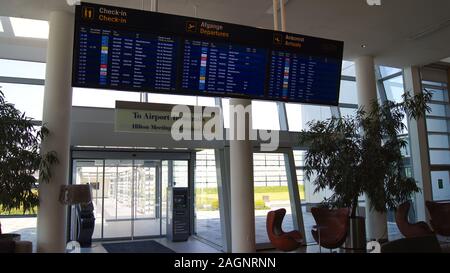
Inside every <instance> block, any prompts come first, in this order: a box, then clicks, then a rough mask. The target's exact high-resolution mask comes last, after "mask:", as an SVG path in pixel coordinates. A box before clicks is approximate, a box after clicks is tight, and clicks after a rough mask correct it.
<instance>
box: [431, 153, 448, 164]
mask: <svg viewBox="0 0 450 273" xmlns="http://www.w3.org/2000/svg"><path fill="white" fill-rule="evenodd" d="M430 163H431V164H437V165H442V164H445V165H450V151H447V150H443V151H439V150H431V151H430Z"/></svg>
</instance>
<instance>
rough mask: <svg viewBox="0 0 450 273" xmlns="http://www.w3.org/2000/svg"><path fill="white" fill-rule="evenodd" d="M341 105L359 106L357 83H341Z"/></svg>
mask: <svg viewBox="0 0 450 273" xmlns="http://www.w3.org/2000/svg"><path fill="white" fill-rule="evenodd" d="M339 103H348V104H358V94H357V90H356V82H354V81H341V91H340V94H339Z"/></svg>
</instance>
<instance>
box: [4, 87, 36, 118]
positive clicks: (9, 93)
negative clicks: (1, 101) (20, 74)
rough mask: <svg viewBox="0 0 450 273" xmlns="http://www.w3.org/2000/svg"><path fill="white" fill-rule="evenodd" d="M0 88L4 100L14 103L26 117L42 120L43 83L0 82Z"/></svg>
mask: <svg viewBox="0 0 450 273" xmlns="http://www.w3.org/2000/svg"><path fill="white" fill-rule="evenodd" d="M0 90H1V91H2V92H3V94H4V95H5V100H6V101H7V102H9V103H12V104H14V105H15V107H16V108H17V109H19V110H20V111H21V112H22V113H25V115H26V116H27V117H30V118H33V119H35V120H42V113H43V107H44V86H43V85H29V84H12V83H0Z"/></svg>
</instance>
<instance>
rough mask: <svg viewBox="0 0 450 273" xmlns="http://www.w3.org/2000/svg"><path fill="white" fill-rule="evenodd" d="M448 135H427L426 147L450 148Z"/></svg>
mask: <svg viewBox="0 0 450 273" xmlns="http://www.w3.org/2000/svg"><path fill="white" fill-rule="evenodd" d="M449 144H450V142H449V135H447V134H445V135H434V134H428V145H429V147H430V148H443V149H448V148H450V145H449Z"/></svg>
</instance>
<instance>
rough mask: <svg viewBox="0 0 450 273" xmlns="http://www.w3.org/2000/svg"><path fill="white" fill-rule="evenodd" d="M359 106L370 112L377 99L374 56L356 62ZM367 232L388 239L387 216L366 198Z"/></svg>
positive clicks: (371, 237)
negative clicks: (371, 206) (371, 105)
mask: <svg viewBox="0 0 450 273" xmlns="http://www.w3.org/2000/svg"><path fill="white" fill-rule="evenodd" d="M355 69H356V87H357V90H358V105H359V106H360V107H361V106H364V107H365V109H366V110H370V104H371V103H372V101H374V100H376V99H377V85H376V79H375V64H374V60H373V57H372V56H362V57H359V58H358V59H357V60H356V61H355ZM365 210H366V232H367V238H368V239H369V240H372V239H376V240H380V239H387V238H388V229H387V215H386V213H379V212H377V211H375V210H373V209H370V200H369V198H367V196H366V207H365Z"/></svg>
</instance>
